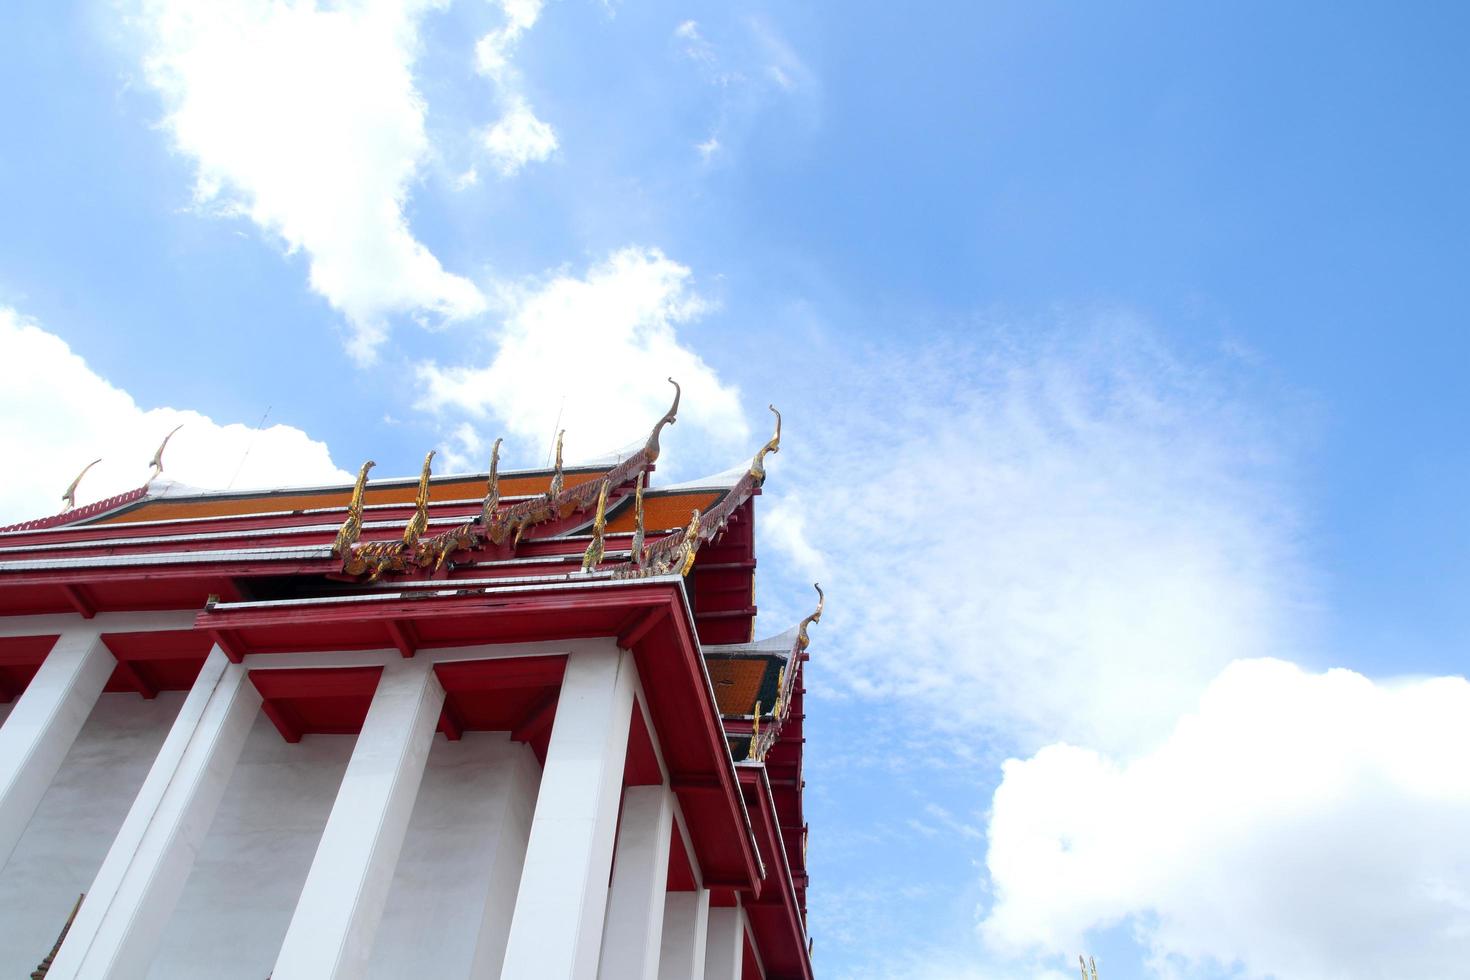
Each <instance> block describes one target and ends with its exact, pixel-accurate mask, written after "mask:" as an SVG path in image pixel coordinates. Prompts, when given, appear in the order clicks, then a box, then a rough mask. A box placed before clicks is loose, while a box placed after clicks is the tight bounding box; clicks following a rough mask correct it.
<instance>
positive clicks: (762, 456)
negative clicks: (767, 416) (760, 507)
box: [750, 405, 781, 486]
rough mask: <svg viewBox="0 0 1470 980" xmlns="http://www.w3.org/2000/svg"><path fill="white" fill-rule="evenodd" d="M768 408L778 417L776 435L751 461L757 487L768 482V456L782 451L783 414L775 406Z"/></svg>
mask: <svg viewBox="0 0 1470 980" xmlns="http://www.w3.org/2000/svg"><path fill="white" fill-rule="evenodd" d="M766 407H767V408H769V409H770V410H771V411H772V413H774V414H775V416H776V434H775V435H773V436H771V441H770V442H768V443H766V444H765V445H764V446H762V447H761V449H760V452H758V453H756V454H755V459H753V460H751V461H750V475H751V476H752V477H753V478H754V479H755V485H756V486H760V485H761V484H763V483H765V482H766V454H767V453H779V452H780V451H781V413H780V412H778V411H776V406H775V405H767V406H766Z"/></svg>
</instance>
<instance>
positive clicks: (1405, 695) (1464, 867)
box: [983, 660, 1470, 980]
mask: <svg viewBox="0 0 1470 980" xmlns="http://www.w3.org/2000/svg"><path fill="white" fill-rule="evenodd" d="M1466 745H1470V683H1467V682H1466V681H1465V680H1464V679H1463V678H1436V679H1419V680H1406V681H1400V682H1395V683H1374V682H1373V681H1371V680H1369V679H1367V678H1365V677H1363V676H1361V675H1359V674H1355V673H1352V672H1350V671H1346V670H1332V671H1328V672H1326V673H1308V672H1305V671H1303V670H1301V669H1300V668H1298V667H1295V666H1293V665H1291V664H1288V663H1285V662H1282V661H1279V660H1248V661H1240V662H1237V663H1234V664H1231V665H1230V666H1229V667H1228V668H1226V669H1225V670H1224V671H1223V672H1222V673H1221V674H1220V675H1219V677H1218V678H1217V679H1216V680H1215V681H1214V682H1213V683H1212V684H1211V685H1210V686H1209V688H1208V689H1207V690H1206V692H1205V693H1204V695H1203V697H1202V699H1201V700H1200V701H1199V703H1198V706H1197V708H1196V710H1194V711H1192V712H1190V713H1189V714H1188V715H1186V716H1185V717H1184V718H1183V719H1182V720H1181V721H1180V722H1179V724H1178V725H1177V726H1176V727H1175V728H1174V730H1173V731H1172V732H1171V733H1170V734H1169V735H1168V737H1167V738H1165V739H1163V740H1162V742H1161V743H1160V744H1159V745H1158V746H1157V747H1155V748H1154V749H1152V750H1151V751H1149V752H1147V753H1145V754H1143V755H1140V756H1138V757H1136V758H1133V759H1131V760H1126V761H1125V760H1120V759H1117V758H1115V757H1112V756H1110V755H1108V754H1105V753H1099V752H1096V751H1092V750H1088V749H1083V748H1076V747H1072V746H1068V745H1053V746H1048V747H1047V748H1045V749H1043V750H1041V751H1040V752H1038V753H1036V754H1035V755H1034V756H1032V757H1031V758H1029V759H1026V760H1025V761H1011V762H1009V763H1007V764H1006V766H1005V778H1004V781H1003V783H1002V784H1001V786H1000V789H999V790H998V791H997V793H996V795H995V803H994V816H993V820H992V823H991V828H990V841H991V846H990V853H989V866H990V872H991V877H992V880H993V883H994V888H995V904H994V906H993V907H992V909H991V910H990V912H989V915H988V917H987V918H986V919H985V922H984V926H983V931H984V933H985V936H986V938H987V939H988V940H989V941H990V942H991V943H992V944H994V945H996V946H997V947H1000V948H1004V949H1010V950H1013V951H1015V950H1025V949H1027V948H1033V947H1039V948H1045V949H1059V948H1060V949H1066V948H1081V936H1082V934H1083V933H1084V931H1086V930H1088V929H1093V928H1097V927H1102V926H1107V925H1111V924H1115V923H1119V922H1124V921H1131V922H1132V923H1133V924H1134V926H1135V928H1136V929H1137V931H1138V933H1139V935H1140V937H1141V938H1142V941H1143V942H1144V943H1145V944H1146V945H1147V946H1148V947H1149V948H1150V950H1151V952H1152V955H1153V957H1154V960H1155V965H1156V969H1157V972H1158V974H1159V975H1161V976H1190V975H1198V974H1199V973H1200V972H1202V971H1205V970H1210V971H1214V970H1219V969H1221V968H1226V969H1229V968H1231V967H1232V966H1233V968H1234V970H1235V972H1234V973H1232V975H1237V976H1245V977H1252V978H1254V977H1268V976H1275V977H1281V978H1291V980H1339V978H1359V977H1361V978H1368V977H1389V976H1393V977H1429V976H1438V975H1441V974H1443V973H1445V971H1446V970H1449V971H1450V972H1454V971H1455V969H1456V967H1455V966H1453V964H1463V963H1465V962H1466V961H1467V957H1470V838H1467V837H1466V835H1465V833H1464V828H1465V826H1466V825H1467V822H1470V768H1467V767H1466V766H1465V764H1464V758H1463V756H1464V749H1465V746H1466Z"/></svg>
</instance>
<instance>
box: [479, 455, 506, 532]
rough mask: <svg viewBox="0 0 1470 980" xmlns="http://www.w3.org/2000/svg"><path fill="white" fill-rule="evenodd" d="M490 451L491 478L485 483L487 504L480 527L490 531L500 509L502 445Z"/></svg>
mask: <svg viewBox="0 0 1470 980" xmlns="http://www.w3.org/2000/svg"><path fill="white" fill-rule="evenodd" d="M501 442H502V440H501V439H499V438H496V440H495V445H494V446H492V447H491V449H490V477H489V479H487V480H486V481H485V502H484V503H483V504H482V505H481V506H480V527H482V528H485V529H486V530H488V529H489V527H490V525H491V524H492V523H494V521H495V518H496V516H497V512H498V511H499V509H500V443H501Z"/></svg>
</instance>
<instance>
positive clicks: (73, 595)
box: [61, 582, 97, 619]
mask: <svg viewBox="0 0 1470 980" xmlns="http://www.w3.org/2000/svg"><path fill="white" fill-rule="evenodd" d="M61 594H62V595H64V596H66V601H67V602H68V603H70V604H71V607H72V608H73V609H75V610H76V611H77V612H78V613H79V614H81V617H82V618H83V619H91V618H92V617H93V616H95V615H97V606H96V605H95V604H94V603H93V602H92V600H91V597H90V596H88V595H87V592H86V590H85V589H83V588H82V586H80V585H72V584H70V583H67V582H63V583H62V584H61Z"/></svg>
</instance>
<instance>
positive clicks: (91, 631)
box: [0, 627, 114, 868]
mask: <svg viewBox="0 0 1470 980" xmlns="http://www.w3.org/2000/svg"><path fill="white" fill-rule="evenodd" d="M113 666H114V661H113V658H112V654H111V653H109V652H108V650H107V646H106V644H104V643H103V642H102V637H101V634H100V633H99V632H98V630H97V629H96V628H95V627H83V628H80V629H76V630H68V631H67V632H65V633H63V634H61V636H60V637H59V638H58V639H57V640H56V644H55V645H54V646H53V647H52V648H51V652H50V653H48V654H47V655H46V659H45V660H44V661H42V663H41V668H40V670H38V671H36V676H35V677H33V678H32V679H31V683H30V685H29V686H28V687H26V689H25V693H24V694H22V695H21V696H20V699H19V700H18V701H16V703H15V707H13V708H11V710H10V714H9V715H8V716H7V717H6V718H5V723H4V724H3V725H0V868H3V867H4V866H5V862H6V861H7V860H9V858H10V852H11V851H13V850H14V849H15V844H16V841H18V840H20V835H21V834H23V833H24V832H25V829H26V824H28V823H30V822H31V816H32V815H33V814H34V813H35V812H36V805H37V804H39V803H40V802H41V797H43V796H45V795H46V790H47V788H49V787H50V785H51V780H52V779H54V778H55V777H56V770H58V769H60V768H61V762H62V760H63V759H65V758H66V754H67V752H69V751H71V745H72V742H74V741H76V737H77V732H79V731H81V730H82V725H83V724H84V723H85V722H86V720H87V716H88V715H89V714H91V713H92V708H93V706H94V705H95V704H96V703H97V696H98V695H99V694H101V693H102V687H103V685H105V684H106V683H107V678H108V677H109V676H110V675H111V674H112V668H113Z"/></svg>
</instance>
